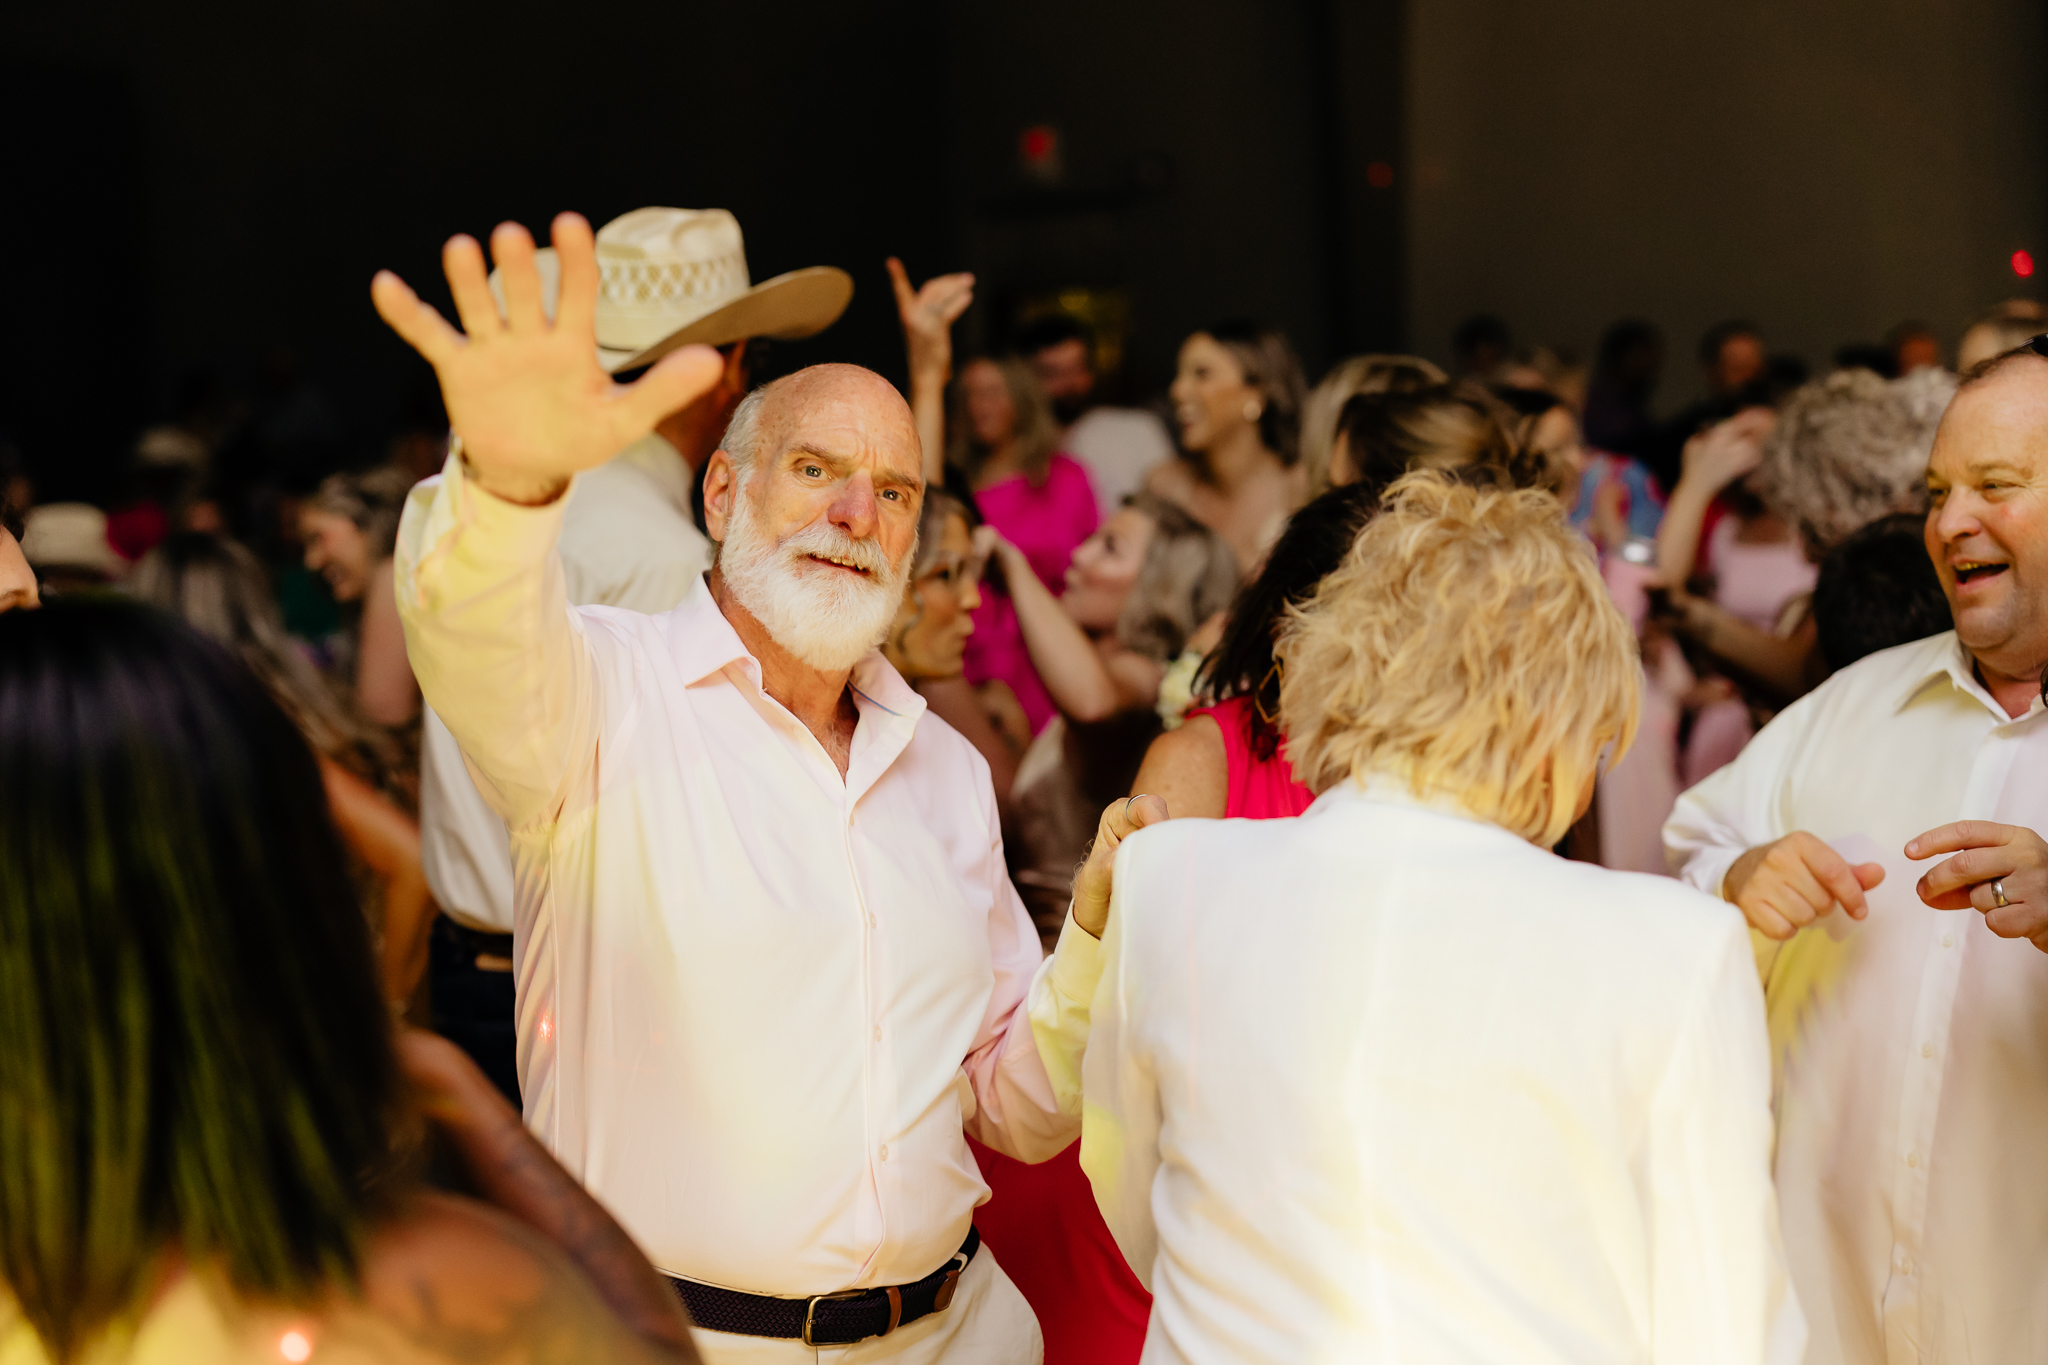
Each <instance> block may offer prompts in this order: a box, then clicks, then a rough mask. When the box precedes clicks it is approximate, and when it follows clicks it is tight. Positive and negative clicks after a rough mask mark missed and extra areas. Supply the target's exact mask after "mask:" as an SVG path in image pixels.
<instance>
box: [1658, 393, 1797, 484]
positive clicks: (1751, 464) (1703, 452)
mask: <svg viewBox="0 0 2048 1365" xmlns="http://www.w3.org/2000/svg"><path fill="white" fill-rule="evenodd" d="M1777 422H1778V417H1777V414H1776V413H1774V412H1772V411H1771V410H1770V409H1769V408H1744V409H1743V410H1742V411H1741V412H1738V413H1736V414H1735V415H1734V416H1733V417H1730V418H1729V419H1728V420H1727V421H1725V422H1716V423H1715V424H1714V425H1713V426H1710V427H1708V428H1707V429H1706V430H1705V431H1702V432H1701V433H1699V434H1698V435H1697V436H1695V437H1693V438H1692V439H1691V440H1689V441H1687V442H1686V443H1685V469H1684V473H1683V474H1682V476H1681V477H1682V478H1684V479H1687V480H1693V481H1697V482H1698V484H1699V485H1700V486H1701V487H1702V488H1703V489H1705V490H1706V491H1708V492H1710V493H1718V492H1720V491H1721V490H1722V489H1724V488H1726V487H1727V486H1728V485H1729V484H1731V483H1734V482H1735V481H1736V480H1737V479H1739V478H1741V477H1742V476H1743V475H1745V474H1747V473H1749V472H1750V471H1751V470H1753V469H1755V468H1756V467H1757V466H1758V465H1759V464H1761V463H1762V462H1763V458H1764V438H1765V437H1767V436H1769V435H1770V434H1771V428H1772V427H1774V426H1776V425H1777Z"/></svg>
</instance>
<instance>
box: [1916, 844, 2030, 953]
mask: <svg viewBox="0 0 2048 1365" xmlns="http://www.w3.org/2000/svg"><path fill="white" fill-rule="evenodd" d="M1940 853H1953V854H1955V855H1956V856H1955V857H1953V858H1950V859H1948V860H1947V861H1945V862H1940V863H1936V864H1935V865H1934V866H1933V867H1931V868H1929V869H1928V870H1927V874H1926V875H1925V876H1923V877H1921V878H1920V881H1919V884H1918V885H1917V886H1916V887H1915V888H1914V889H1915V890H1917V891H1918V892H1919V893H1920V899H1921V900H1923V901H1925V902H1926V903H1927V904H1928V905H1930V906H1932V907H1934V908H1935V909H1936V910H1973V909H1974V910H1978V911H1981V912H1983V915H1984V927H1985V928H1987V929H1989V930H1990V931H1991V932H1992V933H1994V934H1996V935H1998V936H1999V937H2000V938H2023V939H2026V940H2028V941H2029V942H2031V943H2032V944H2033V945H2034V946H2035V947H2036V948H2039V949H2040V950H2041V951H2042V952H2048V841H2043V840H2042V838H2041V836H2040V835H2038V834H2036V833H2035V832H2034V831H2033V830H2030V829H2027V828H2026V827H2024V826H2022V825H1995V824H1993V823H1991V822H1990V821H1989V820H1958V821H1957V822H1956V823H1954V824H1952V825H1942V826H1941V827H1939V828H1938V829H1930V830H1928V831H1927V832H1926V833H1925V834H1922V835H1920V836H1919V837H1918V838H1916V839H1913V840H1911V841H1910V842H1908V843H1907V845H1906V856H1907V857H1908V858H1913V859H1916V860H1917V859H1920V858H1932V857H1934V856H1935V855H1936V854H1940ZM2001 900H2002V901H2003V904H2001V903H2000V902H2001Z"/></svg>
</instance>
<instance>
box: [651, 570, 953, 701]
mask: <svg viewBox="0 0 2048 1365" xmlns="http://www.w3.org/2000/svg"><path fill="white" fill-rule="evenodd" d="M671 615H673V616H674V617H675V618H676V622H677V625H678V626H679V627H680V629H679V630H677V631H676V632H675V634H674V636H673V637H672V638H673V640H674V644H673V650H674V655H675V661H676V665H677V667H678V668H679V669H680V670H681V671H682V675H683V685H684V686H686V687H694V686H695V685H696V684H698V683H700V682H703V681H704V680H705V679H706V678H708V677H710V676H712V675H713V674H714V673H721V672H723V671H724V670H725V669H726V668H727V667H729V666H730V665H732V664H738V665H740V667H741V668H742V669H744V670H745V672H746V674H747V676H748V677H749V678H751V679H752V680H753V684H754V686H755V687H757V688H758V687H760V685H761V664H760V661H759V660H758V659H756V658H755V657H754V656H753V655H752V654H750V653H748V652H747V646H746V644H745V643H744V642H743V641H741V639H740V633H739V632H738V631H736V630H734V629H733V628H732V622H730V621H728V620H726V619H725V613H724V612H722V611H720V610H719V609H718V602H717V600H716V599H714V598H713V597H712V596H711V585H710V584H709V583H708V582H706V581H705V576H704V575H703V574H699V575H697V581H696V582H695V583H693V584H691V585H690V591H689V592H688V593H687V594H686V595H685V596H684V597H683V600H682V601H681V602H678V603H677V604H676V607H675V610H674V611H673V612H672V613H671ZM847 681H848V684H849V685H850V686H851V687H852V689H853V695H854V704H855V705H856V706H860V707H862V709H866V708H867V707H873V708H874V709H875V710H876V711H879V712H881V713H882V714H884V715H887V716H892V717H896V718H898V719H900V720H905V721H909V722H913V723H914V722H915V721H916V720H917V718H918V717H919V716H921V715H923V714H924V709H925V701H924V698H923V697H922V696H920V695H919V694H918V693H917V691H916V690H915V689H914V688H912V687H911V685H910V684H909V683H907V682H905V681H903V675H902V674H900V673H898V672H897V671H896V670H895V668H894V667H893V666H892V665H891V664H890V663H889V661H888V660H887V659H885V658H883V657H882V651H881V650H879V649H877V650H875V651H873V652H872V653H870V654H869V655H868V656H867V657H866V658H865V659H862V660H861V661H860V662H859V663H857V664H855V665H854V666H853V674H852V676H851V677H850V678H849V679H848V680H847Z"/></svg>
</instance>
